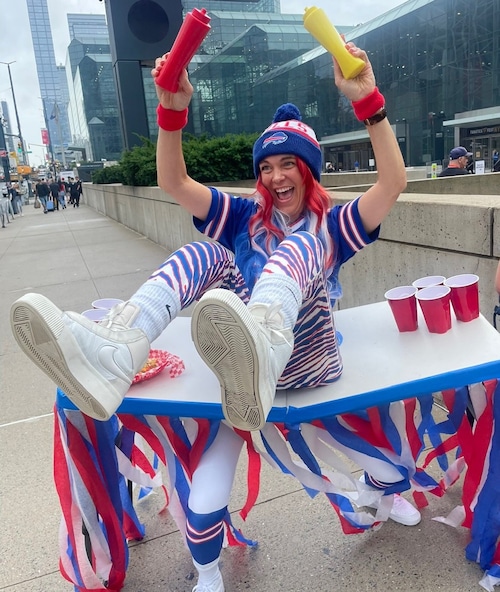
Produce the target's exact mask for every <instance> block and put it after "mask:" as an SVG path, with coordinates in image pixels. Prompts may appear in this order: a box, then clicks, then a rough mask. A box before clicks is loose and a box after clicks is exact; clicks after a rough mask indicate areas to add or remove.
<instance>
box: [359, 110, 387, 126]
mask: <svg viewBox="0 0 500 592" xmlns="http://www.w3.org/2000/svg"><path fill="white" fill-rule="evenodd" d="M386 117H387V110H386V108H385V107H382V109H381V110H380V111H379V112H378V113H375V115H373V116H372V117H368V119H364V120H363V123H364V124H365V125H375V124H376V123H380V122H381V121H382V120H384V119H385V118H386Z"/></svg>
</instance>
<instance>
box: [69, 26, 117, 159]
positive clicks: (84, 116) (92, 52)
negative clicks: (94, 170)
mask: <svg viewBox="0 0 500 592" xmlns="http://www.w3.org/2000/svg"><path fill="white" fill-rule="evenodd" d="M68 27H69V31H70V37H71V43H70V44H69V47H68V53H67V66H66V70H67V73H68V86H69V88H70V94H71V96H70V100H69V109H68V116H69V119H70V125H71V130H72V132H73V146H72V148H73V150H74V152H77V151H78V148H82V149H83V150H80V152H81V154H82V156H81V158H82V159H86V160H96V161H99V160H103V159H105V160H119V159H120V157H121V154H122V152H123V138H122V134H121V127H120V115H119V111H118V108H119V107H118V97H117V92H116V85H115V80H114V75H113V65H112V61H111V50H110V45H109V33H108V28H107V24H106V19H105V17H104V15H92V14H68Z"/></svg>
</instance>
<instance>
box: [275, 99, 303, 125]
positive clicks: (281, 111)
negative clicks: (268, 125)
mask: <svg viewBox="0 0 500 592" xmlns="http://www.w3.org/2000/svg"><path fill="white" fill-rule="evenodd" d="M290 119H296V120H297V121H302V115H301V114H300V111H299V109H298V107H297V106H296V105H294V104H293V103H285V104H284V105H281V107H278V108H277V109H276V113H275V114H274V117H273V123H277V122H278V121H290Z"/></svg>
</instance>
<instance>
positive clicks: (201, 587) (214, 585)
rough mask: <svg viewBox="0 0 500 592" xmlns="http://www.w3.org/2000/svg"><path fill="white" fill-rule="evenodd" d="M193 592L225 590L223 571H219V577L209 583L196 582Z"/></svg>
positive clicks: (220, 591)
mask: <svg viewBox="0 0 500 592" xmlns="http://www.w3.org/2000/svg"><path fill="white" fill-rule="evenodd" d="M193 592H224V582H223V581H222V574H221V572H220V571H219V572H217V577H216V578H215V579H213V580H212V581H211V582H210V583H208V584H196V586H195V587H194V588H193Z"/></svg>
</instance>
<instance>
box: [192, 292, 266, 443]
mask: <svg viewBox="0 0 500 592" xmlns="http://www.w3.org/2000/svg"><path fill="white" fill-rule="evenodd" d="M243 319H249V321H250V322H249V324H251V323H252V322H253V319H252V318H251V317H250V314H249V312H248V310H247V307H246V306H245V304H244V303H243V302H242V301H241V300H240V299H239V298H238V297H237V296H236V295H234V294H233V293H232V292H229V291H228V290H221V289H216V290H210V292H207V293H206V294H205V296H203V298H202V299H201V300H200V302H199V303H198V304H197V306H196V308H195V309H194V311H193V319H192V323H191V334H192V338H193V341H194V344H195V347H196V349H197V350H198V353H199V354H200V356H201V357H202V359H203V360H204V361H205V363H206V364H207V365H208V366H209V367H210V368H211V369H212V370H213V372H214V373H215V375H216V376H217V379H218V380H219V383H220V385H221V399H222V411H223V413H224V417H225V418H226V420H227V421H228V422H229V423H230V424H231V425H232V426H233V427H235V428H238V429H241V430H245V431H254V430H260V429H262V428H263V427H264V424H265V423H266V417H265V415H264V410H263V408H262V404H261V401H260V397H259V394H258V384H259V372H260V368H259V360H258V356H257V350H256V347H255V341H254V339H253V337H252V333H251V331H249V329H248V327H247V326H246V325H245V323H244V321H243ZM236 369H238V372H236V371H235V370H236Z"/></svg>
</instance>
